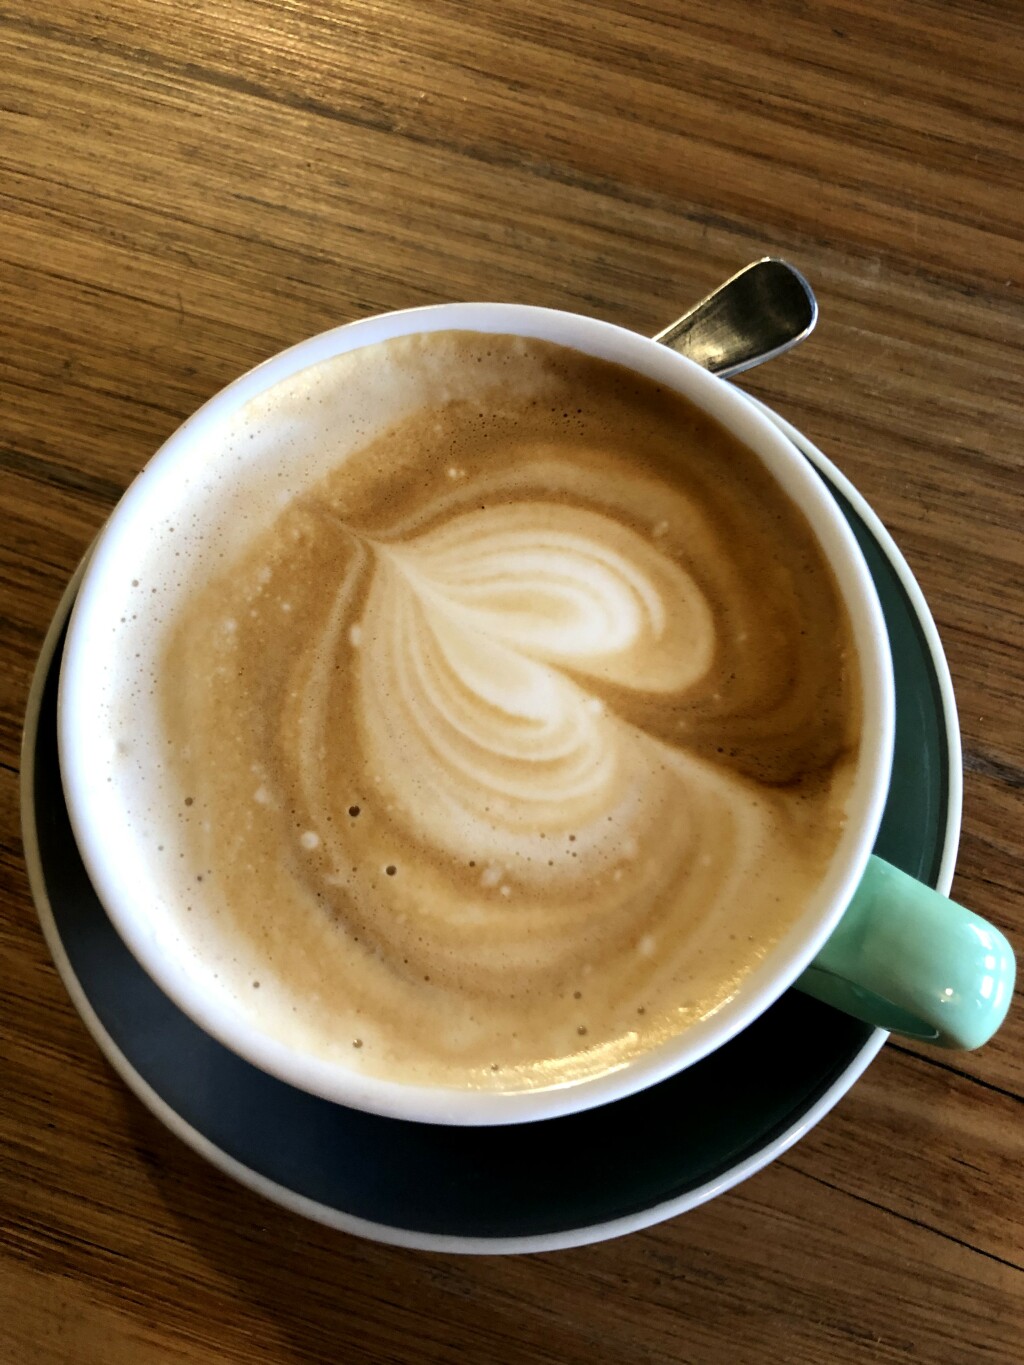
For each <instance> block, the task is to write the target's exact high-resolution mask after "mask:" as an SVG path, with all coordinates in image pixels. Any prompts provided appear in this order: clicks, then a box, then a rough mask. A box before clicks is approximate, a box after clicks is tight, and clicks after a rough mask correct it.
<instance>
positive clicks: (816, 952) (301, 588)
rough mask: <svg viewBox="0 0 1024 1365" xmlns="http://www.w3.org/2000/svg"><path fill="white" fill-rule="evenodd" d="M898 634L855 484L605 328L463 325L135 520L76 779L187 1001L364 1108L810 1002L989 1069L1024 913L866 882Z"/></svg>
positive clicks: (734, 1025)
mask: <svg viewBox="0 0 1024 1365" xmlns="http://www.w3.org/2000/svg"><path fill="white" fill-rule="evenodd" d="M893 707H894V703H893V679H892V664H891V659H890V657H889V649H888V640H887V634H886V629H885V623H884V620H883V617H882V613H881V609H880V606H879V603H878V600H877V597H876V594H875V590H874V587H873V584H872V581H871V577H870V574H869V572H868V570H867V567H866V565H865V563H864V561H863V558H862V556H861V554H860V551H859V549H858V547H857V545H856V542H855V541H854V539H853V536H852V535H851V533H850V531H849V528H848V526H847V524H846V522H845V520H844V518H843V516H842V514H841V512H840V510H839V509H838V507H837V505H836V504H835V502H834V500H833V499H832V497H831V495H830V494H829V492H828V490H827V489H826V487H825V486H824V484H823V483H822V482H821V480H820V478H819V476H818V475H817V473H816V472H815V471H814V469H813V468H812V467H811V466H810V465H808V464H807V463H806V461H805V460H804V459H803V457H802V456H801V455H800V454H799V452H798V451H796V450H795V448H794V447H793V446H792V445H791V444H790V443H789V442H788V441H786V439H785V438H784V437H783V436H782V435H781V434H780V433H779V432H778V431H777V430H776V429H775V427H774V426H773V425H772V424H771V423H770V422H769V421H767V419H766V418H764V417H763V416H762V415H761V414H760V413H759V412H758V411H756V410H755V409H754V408H753V407H752V405H750V404H749V403H748V402H747V401H746V400H745V399H744V398H743V397H742V395H741V394H739V393H738V392H737V391H736V390H735V389H733V388H732V387H731V386H730V385H728V384H727V383H725V382H724V381H722V380H719V379H716V378H714V377H713V376H711V375H710V374H708V373H707V372H705V371H704V370H702V369H701V368H700V367H698V366H696V365H694V364H692V363H691V362H689V361H688V360H686V359H685V358H684V357H682V356H679V355H676V354H675V353H674V352H672V351H670V350H669V349H667V348H666V347H664V346H661V345H659V344H657V343H656V342H653V341H650V340H648V339H646V338H643V337H639V336H637V335H635V334H633V333H631V332H628V331H626V330H624V329H621V328H618V327H614V326H612V325H610V324H607V323H603V322H600V321H597V320H594V319H590V318H585V317H581V316H577V315H574V314H567V313H559V312H553V311H550V310H545V309H539V308H531V307H520V306H515V305H490V304H463V305H441V306H438V307H432V308H426V309H417V310H412V311H408V312H404V313H393V314H388V315H385V316H382V317H377V318H370V319H367V320H365V321H361V322H357V323H353V324H350V325H348V326H345V327H341V328H338V329H336V330H334V331H331V332H327V333H324V334H322V335H320V336H317V337H314V338H312V339H310V340H308V341H305V342H302V343H300V344H299V345H298V346H295V347H293V348H291V349H290V350H288V351H285V352H283V353H282V354H280V355H278V356H275V357H274V358H272V359H271V360H269V361H267V362H266V363H265V364H263V365H261V366H259V367H258V368H257V369H255V370H253V371H251V372H250V373H248V374H246V375H244V376H243V377H242V378H240V379H239V380H237V381H235V383H233V384H232V385H230V386H229V387H228V388H227V389H225V390H224V391H223V392H221V393H220V394H218V395H217V396H216V397H214V398H213V399H212V400H211V401H210V402H209V403H207V404H206V406H205V407H203V408H202V409H201V410H200V411H199V412H198V413H196V414H195V416H193V417H192V418H191V419H189V420H188V421H187V422H186V423H185V424H184V425H183V426H182V427H181V428H180V429H179V430H178V431H177V432H176V433H175V434H174V435H173V436H172V437H171V438H170V439H169V440H168V441H167V442H166V444H165V445H164V446H163V447H162V448H161V450H160V451H159V452H158V453H157V454H156V455H155V456H154V457H153V459H152V460H151V461H150V463H149V464H148V465H147V466H146V468H145V469H144V470H143V471H142V473H141V474H140V475H139V477H138V478H137V479H136V481H135V483H134V484H133V485H132V487H131V488H130V489H129V490H128V492H127V493H126V495H125V497H124V499H123V500H122V502H121V503H120V505H119V506H118V508H117V509H116V510H115V512H114V514H113V516H112V517H111V519H110V521H109V523H108V525H107V527H106V528H105V530H104V532H103V533H102V535H101V537H100V539H99V541H98V543H97V545H96V547H95V549H94V551H93V554H92V557H91V560H90V563H89V565H88V568H87V570H86V573H85V576H84V579H83V583H82V587H81V591H80V593H79V596H78V600H77V602H76V605H75V609H74V613H73V617H72V621H71V625H70V628H69V633H68V639H67V644H66V648H65V652H64V657H63V663H62V670H61V684H60V700H59V743H60V759H61V770H62V778H63V783H64V790H65V794H66V797H67V803H68V809H69V812H70V815H71V820H72V826H73V829H74V833H75V838H76V841H77V843H78V845H79V848H80V851H81V853H82V856H83V860H84V862H85V865H86V868H87V870H88V872H89V876H90V878H91V880H92V882H93V884H94V886H95V888H96V890H97V892H98V894H99V897H100V899H101V901H102V903H103V905H104V907H105V909H106V911H107V913H108V914H109V916H110V918H111V920H112V922H113V923H114V925H115V927H116V928H117V930H118V931H119V933H120V934H121V936H122V937H123V938H124V940H125V942H126V943H127V944H128V946H129V947H130V948H131V950H132V951H133V952H134V953H135V955H136V957H137V958H138V959H139V961H140V962H141V963H142V965H143V966H144V967H145V968H146V970H147V971H148V972H149V973H150V975H151V976H152V977H153V979H154V980H155V981H156V983H157V984H158V985H159V986H160V987H161V988H162V989H163V990H164V991H165V992H166V993H167V994H168V995H169V996H170V997H171V999H172V1000H174V1001H175V1003H176V1004H178V1005H179V1007H180V1008H182V1009H183V1010H184V1011H185V1012H186V1013H187V1014H188V1015H190V1016H191V1017H192V1018H193V1019H194V1020H195V1021H196V1022H197V1023H198V1024H199V1025H200V1026H201V1027H203V1028H204V1029H206V1030H207V1031H208V1032H209V1033H211V1034H212V1035H213V1036H214V1037H216V1038H218V1039H219V1040H220V1041H221V1042H223V1043H225V1044H226V1045H227V1046H229V1047H231V1048H233V1049H234V1050H235V1051H236V1052H238V1053H239V1054H240V1055H242V1056H243V1057H245V1058H247V1059H248V1060H249V1061H251V1062H253V1063H254V1064H255V1065H257V1066H259V1067H262V1068H263V1069H265V1070H266V1071H269V1072H270V1073H272V1074H274V1075H276V1076H278V1077H280V1078H281V1079H283V1080H285V1081H288V1082H290V1083H292V1084H294V1085H296V1086H298V1087H300V1088H303V1089H306V1090H309V1091H311V1092H313V1093H316V1094H319V1095H322V1096H324V1097H326V1098H328V1099H331V1100H334V1101H337V1102H339V1103H342V1104H346V1105H352V1106H354V1107H357V1108H363V1109H367V1110H370V1111H373V1112H378V1113H383V1114H389V1115H392V1116H395V1117H398V1118H404V1119H411V1120H418V1121H423V1122H434V1123H459V1124H495V1123H506V1122H509V1123H510V1122H520V1121H527V1120H533V1119H542V1118H547V1117H552V1116H556V1115H560V1114H566V1113H570V1112H573V1111H576V1110H581V1109H584V1108H588V1107H591V1106H594V1105H598V1104H602V1103H607V1102H611V1101H613V1100H615V1099H617V1098H619V1097H621V1096H624V1095H627V1094H630V1093H633V1092H635V1091H637V1090H639V1089H642V1088H644V1087H646V1086H649V1085H651V1084H654V1083H656V1082H657V1081H658V1080H660V1079H663V1078H664V1077H666V1076H668V1075H671V1074H673V1073H675V1072H678V1071H680V1070H682V1069H683V1068H685V1067H687V1066H689V1065H692V1064H693V1063H694V1062H696V1061H698V1060H699V1059H700V1058H702V1057H704V1056H706V1055H708V1054H709V1053H710V1052H712V1051H714V1050H715V1049H716V1048H718V1047H720V1046H722V1044H724V1043H725V1042H727V1041H728V1040H729V1039H730V1038H732V1037H733V1036H735V1035H736V1034H737V1033H738V1032H739V1031H741V1030H742V1029H743V1028H745V1027H746V1026H747V1025H748V1024H749V1023H750V1022H751V1021H752V1020H754V1019H755V1018H757V1017H758V1016H759V1015H760V1014H761V1013H763V1012H764V1011H765V1010H766V1009H767V1008H769V1006H770V1005H771V1004H772V1003H773V1002H774V1001H775V1000H776V999H777V998H778V997H779V995H781V993H782V992H783V991H785V990H786V989H787V988H789V987H790V986H793V985H796V986H797V987H798V988H799V989H801V990H804V991H807V992H808V993H810V994H812V995H815V996H817V997H818V998H820V999H823V1000H825V1001H827V1002H828V1003H830V1004H833V1005H836V1006H838V1007H839V1008H841V1009H843V1010H845V1011H846V1012H848V1013H852V1014H854V1015H856V1016H857V1017H858V1018H861V1019H864V1020H865V1021H867V1022H869V1023H873V1024H876V1025H878V1026H880V1027H884V1028H894V1029H899V1030H900V1031H902V1032H906V1033H908V1034H911V1035H913V1036H915V1037H919V1038H927V1039H931V1040H932V1041H934V1042H936V1043H938V1044H940V1045H943V1046H950V1047H974V1046H977V1045H979V1044H981V1043H982V1042H984V1041H985V1040H986V1039H987V1038H988V1037H989V1036H991V1034H992V1033H993V1032H994V1031H995V1029H996V1028H997V1027H998V1026H999V1024H1000V1023H1001V1021H1002V1018H1003V1017H1004V1015H1005V1012H1006V1009H1007V1007H1008V1003H1009V999H1010V995H1011V993H1012V986H1013V976H1014V965H1013V956H1012V953H1011V951H1010V948H1009V945H1008V944H1007V942H1006V940H1005V939H1004V938H1003V936H1002V935H1001V934H1000V933H999V931H998V930H997V929H995V928H994V927H993V926H992V925H990V924H988V923H986V922H985V921H984V920H981V919H980V918H978V917H977V916H975V915H973V914H972V913H971V912H969V911H968V910H966V909H964V908H962V907H960V906H957V905H955V904H954V903H953V902H951V901H949V900H947V899H945V898H944V897H942V896H940V895H938V894H937V893H936V892H934V891H932V890H930V889H929V888H927V887H925V886H923V885H922V884H920V883H918V882H916V881H914V880H913V879H911V878H908V877H906V876H905V875H904V874H902V873H900V872H898V871H897V870H896V869H894V868H891V867H889V866H888V865H887V864H885V863H883V862H881V861H880V860H879V859H877V858H875V857H873V855H872V853H871V848H872V844H873V842H874V838H875V834H876V832H877V829H878V825H879V821H880V819H881V814H882V810H883V806H884V804H885V799H886V794H887V790H888V780H889V769H890V763H891V757H892V739H893V724H894V717H893Z"/></svg>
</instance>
